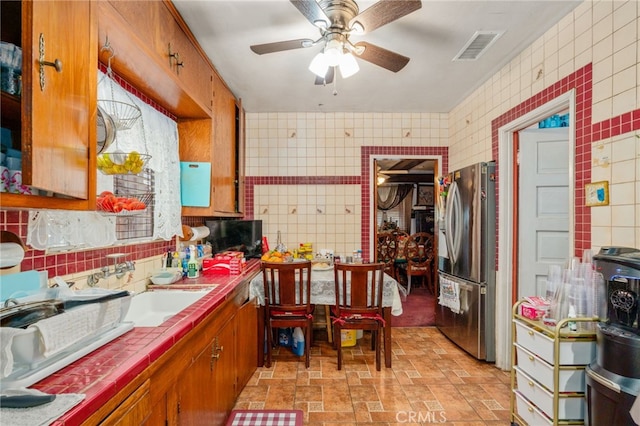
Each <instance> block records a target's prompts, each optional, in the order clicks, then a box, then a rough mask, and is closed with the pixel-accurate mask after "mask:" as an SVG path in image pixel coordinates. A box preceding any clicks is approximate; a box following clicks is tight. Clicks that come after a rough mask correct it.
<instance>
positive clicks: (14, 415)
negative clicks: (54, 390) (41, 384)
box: [0, 389, 85, 426]
mask: <svg viewBox="0 0 640 426" xmlns="http://www.w3.org/2000/svg"><path fill="white" fill-rule="evenodd" d="M3 394H5V395H24V394H31V395H45V394H44V393H43V392H40V391H38V390H35V389H16V390H13V391H3ZM84 398H85V395H84V394H80V393H66V394H60V395H56V399H54V400H53V401H51V402H49V403H47V404H42V405H38V406H37V407H29V408H5V407H2V408H0V419H2V420H1V422H2V424H3V425H5V424H6V425H11V426H45V425H50V424H51V423H52V422H53V421H54V420H56V419H57V418H59V417H60V416H62V415H63V414H64V413H66V412H67V411H69V410H71V409H72V408H73V407H75V406H76V405H78V404H79V403H80V402H81V401H82V400H83V399H84Z"/></svg>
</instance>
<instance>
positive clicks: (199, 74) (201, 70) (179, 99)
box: [98, 0, 213, 118]
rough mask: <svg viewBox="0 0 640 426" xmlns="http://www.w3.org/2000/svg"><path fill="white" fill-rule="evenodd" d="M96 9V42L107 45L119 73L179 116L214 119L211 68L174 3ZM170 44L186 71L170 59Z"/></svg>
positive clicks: (117, 0) (114, 1) (109, 0)
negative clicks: (212, 117) (212, 116)
mask: <svg viewBox="0 0 640 426" xmlns="http://www.w3.org/2000/svg"><path fill="white" fill-rule="evenodd" d="M98 7H99V11H98V23H99V25H98V43H99V44H100V46H102V45H103V44H104V43H105V42H106V40H108V41H109V44H110V46H111V47H112V48H113V50H114V52H115V56H114V58H113V60H112V68H113V70H114V72H115V73H116V74H118V75H120V76H121V77H123V78H124V79H125V80H127V81H128V82H129V83H130V84H131V85H132V86H134V87H136V88H137V89H138V90H139V91H140V92H142V93H144V94H145V95H146V96H148V97H149V98H151V99H152V100H153V101H154V102H156V103H157V104H158V105H160V106H162V107H163V108H165V109H166V110H167V111H169V112H170V113H171V114H173V115H175V116H176V117H179V118H210V117H211V109H212V104H213V101H212V99H213V96H212V91H211V81H212V75H213V67H212V66H211V64H210V63H209V61H208V59H207V58H206V55H205V54H204V52H202V50H201V49H200V47H199V45H198V44H197V42H196V41H195V38H194V37H193V35H192V34H191V32H190V31H189V29H188V27H187V26H186V24H184V22H183V21H182V19H181V18H180V15H179V14H178V12H177V11H176V10H175V8H174V7H173V5H172V4H171V2H169V1H163V0H153V1H137V0H131V1H129V0H127V1H122V0H103V1H100V2H98ZM170 45H171V52H172V53H175V52H177V53H178V58H179V60H180V62H183V64H184V66H182V67H178V66H177V65H176V58H172V57H170V56H169V55H170V52H169V46H170ZM107 56H108V55H107V54H106V53H104V54H103V56H100V58H99V59H100V60H101V61H102V62H103V63H106V58H107Z"/></svg>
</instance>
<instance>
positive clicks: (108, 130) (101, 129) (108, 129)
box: [96, 106, 116, 154]
mask: <svg viewBox="0 0 640 426" xmlns="http://www.w3.org/2000/svg"><path fill="white" fill-rule="evenodd" d="M96 121H97V125H98V131H97V137H96V139H97V141H98V154H100V153H101V152H102V151H104V150H106V149H107V148H108V147H109V145H111V143H112V142H113V140H114V139H115V138H116V125H115V123H114V122H113V118H112V117H111V116H110V115H109V114H107V112H106V111H105V110H103V109H102V108H101V107H100V106H98V114H97V120H96Z"/></svg>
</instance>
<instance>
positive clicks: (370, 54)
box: [355, 41, 409, 72]
mask: <svg viewBox="0 0 640 426" xmlns="http://www.w3.org/2000/svg"><path fill="white" fill-rule="evenodd" d="M355 47H356V48H364V52H362V53H361V54H360V55H356V56H357V57H359V58H360V59H364V60H365V61H368V62H371V63H372V64H376V65H378V66H380V67H382V68H386V69H388V70H389V71H393V72H398V71H400V70H401V69H402V68H404V67H405V65H407V64H408V63H409V58H407V57H406V56H403V55H401V54H399V53H395V52H392V51H390V50H387V49H383V48H382V47H379V46H376V45H375V44H371V43H367V42H366V41H361V42H360V43H356V44H355Z"/></svg>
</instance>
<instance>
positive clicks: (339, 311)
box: [332, 262, 385, 371]
mask: <svg viewBox="0 0 640 426" xmlns="http://www.w3.org/2000/svg"><path fill="white" fill-rule="evenodd" d="M384 268H385V265H384V263H381V262H378V263H364V264H347V263H336V264H335V266H334V271H335V281H336V283H335V284H336V305H335V307H334V308H333V312H332V314H333V317H332V322H333V341H334V342H335V346H336V349H337V351H338V370H341V369H342V338H341V337H342V330H343V329H346V330H370V331H371V332H372V333H371V339H372V341H373V342H374V345H373V346H374V349H375V351H376V370H377V371H380V352H381V345H382V341H381V339H382V331H383V327H384V319H383V316H382V286H383V283H384V282H383V276H384Z"/></svg>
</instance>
